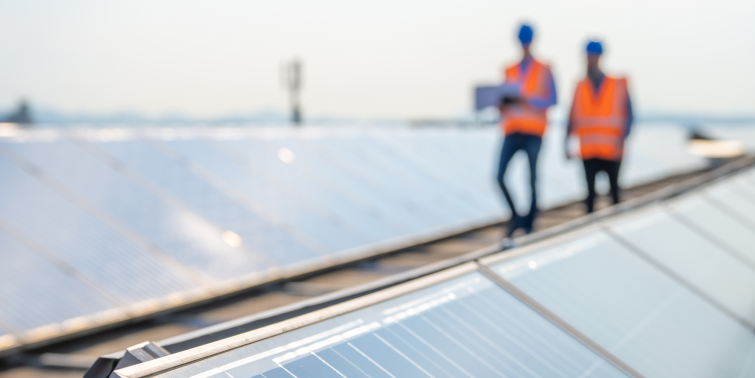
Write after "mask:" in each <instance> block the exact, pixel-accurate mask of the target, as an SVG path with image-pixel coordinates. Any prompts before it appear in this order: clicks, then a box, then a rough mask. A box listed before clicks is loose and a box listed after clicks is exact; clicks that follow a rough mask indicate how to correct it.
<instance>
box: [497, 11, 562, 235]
mask: <svg viewBox="0 0 755 378" xmlns="http://www.w3.org/2000/svg"><path fill="white" fill-rule="evenodd" d="M533 35H534V32H533V30H532V27H531V26H530V25H527V24H524V25H522V26H521V27H520V28H519V35H518V37H519V41H520V42H521V45H522V53H523V54H522V55H523V56H522V60H521V61H520V62H518V63H516V64H514V65H512V66H510V67H508V68H506V70H505V79H504V84H515V85H516V86H517V87H518V96H516V97H513V98H504V99H503V101H502V103H501V105H500V111H501V127H502V129H503V134H504V139H503V146H502V148H501V158H500V163H499V166H498V175H497V176H496V179H497V181H498V184H499V185H500V187H501V191H502V192H503V196H504V197H505V199H506V203H507V204H508V206H509V208H510V209H511V220H510V221H509V224H508V230H507V233H506V236H507V237H511V236H512V235H513V234H514V231H516V230H517V229H520V228H521V229H523V230H524V232H525V233H530V232H532V228H533V224H534V221H535V217H536V216H537V210H538V209H537V191H536V187H537V186H536V182H537V157H538V154H539V153H540V146H541V144H542V138H543V133H544V132H545V127H546V125H547V118H546V110H547V109H548V107H550V106H553V105H554V104H556V84H555V82H554V80H553V75H552V74H551V70H550V68H549V67H548V66H547V65H545V64H543V63H541V62H539V61H537V60H535V59H534V58H533V57H532V52H531V50H530V47H531V46H532V38H533ZM519 150H522V151H524V152H525V153H526V154H527V159H528V161H529V167H530V193H531V197H530V198H531V203H530V210H529V213H528V214H527V215H526V216H522V215H520V214H519V213H517V210H516V206H514V201H513V200H512V198H511V194H510V193H509V190H508V188H507V187H506V183H505V181H504V175H505V174H506V168H507V167H508V165H509V162H510V161H511V158H512V157H513V156H514V154H515V153H516V152H517V151H519ZM509 241H510V240H509Z"/></svg>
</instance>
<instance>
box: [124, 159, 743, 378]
mask: <svg viewBox="0 0 755 378" xmlns="http://www.w3.org/2000/svg"><path fill="white" fill-rule="evenodd" d="M752 206H755V169H750V170H747V171H744V172H743V173H739V174H737V175H736V176H734V177H729V178H726V179H725V180H722V181H719V182H715V183H712V184H709V185H706V186H703V187H701V188H699V189H696V190H694V191H692V192H689V193H687V194H685V195H683V196H680V197H676V198H674V199H670V200H666V201H664V202H662V203H660V204H650V205H646V206H644V207H642V208H639V209H636V210H635V211H632V212H629V213H625V214H621V215H616V216H612V217H609V218H604V219H602V220H598V221H596V222H594V223H592V224H588V225H586V226H583V227H581V228H579V229H576V230H573V231H570V232H568V233H565V234H563V235H560V236H557V237H554V238H550V239H546V240H544V241H542V242H539V243H535V244H532V245H529V246H526V247H524V248H522V249H521V250H518V251H517V250H513V252H505V253H501V254H498V255H494V256H489V257H486V258H483V259H481V260H480V261H479V262H478V264H479V265H475V264H474V263H468V264H466V265H462V266H459V267H456V268H451V269H450V270H447V271H442V272H439V273H436V274H435V275H431V276H428V277H425V278H421V279H418V280H415V281H412V282H409V283H407V284H403V285H399V286H397V287H394V288H391V289H387V290H385V291H383V292H378V293H375V294H371V295H368V296H366V297H362V298H360V299H357V300H354V301H351V302H346V303H343V304H340V305H336V306H334V307H331V308H327V309H324V310H320V311H319V312H315V313H311V314H308V315H304V316H302V317H300V318H295V319H292V320H288V321H285V322H284V323H281V324H275V325H272V326H268V327H265V328H262V329H259V330H255V331H251V332H248V333H246V334H242V335H239V336H236V337H234V338H231V339H228V340H227V341H226V342H235V339H236V338H237V339H238V340H249V342H247V343H246V345H244V346H241V347H238V348H236V349H233V350H231V351H228V352H219V353H218V354H216V355H214V356H211V357H209V358H204V359H202V360H201V361H198V362H195V363H190V364H187V365H184V366H180V367H177V368H175V369H172V370H171V369H166V370H163V371H160V368H159V366H160V362H161V360H156V361H152V362H150V363H151V364H152V365H151V366H150V368H154V369H157V370H156V371H158V372H160V373H159V374H158V375H157V377H161V378H182V377H193V378H202V377H221V376H223V377H263V378H268V377H299V378H306V377H331V376H332V377H423V376H429V377H441V376H442V377H460V376H470V377H492V376H516V377H556V376H559V377H577V376H581V377H588V376H595V377H613V376H625V374H626V376H637V377H639V376H642V377H648V378H652V377H676V376H682V377H751V376H755V333H754V332H753V331H754V330H755V300H754V298H755V295H754V294H755V293H754V292H753V291H754V290H755V289H753V288H755V284H754V282H753V280H755V264H754V263H755V253H753V251H752V248H751V246H752V245H753V244H752V241H754V240H755V219H753V218H752V215H751V214H752V213H751V212H750V207H752ZM323 319H325V320H323ZM291 329H293V330H292V331H287V330H291ZM271 335H272V337H271ZM215 348H217V350H218V351H221V350H222V342H221V344H220V345H217V346H215ZM193 353H194V352H193V351H192V350H189V351H186V352H182V355H181V356H176V358H179V357H180V358H181V359H183V360H182V361H183V362H184V363H185V362H186V359H188V360H191V358H192V356H193ZM602 353H605V354H602ZM203 357H206V356H203ZM621 366H628V368H621ZM129 369H131V370H129ZM138 372H139V366H138V365H137V366H135V367H132V368H126V369H124V371H123V373H128V374H132V373H136V375H128V376H140V375H139V374H138ZM118 373H119V371H116V374H118Z"/></svg>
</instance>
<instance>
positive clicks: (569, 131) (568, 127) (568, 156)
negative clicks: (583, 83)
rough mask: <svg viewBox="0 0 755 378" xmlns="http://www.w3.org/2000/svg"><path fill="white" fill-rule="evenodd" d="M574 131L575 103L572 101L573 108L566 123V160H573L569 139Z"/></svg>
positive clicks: (570, 109)
mask: <svg viewBox="0 0 755 378" xmlns="http://www.w3.org/2000/svg"><path fill="white" fill-rule="evenodd" d="M576 96H577V95H576V93H575V94H574V98H576ZM573 131H574V101H572V104H571V108H569V120H568V121H567V123H566V136H565V137H564V153H565V154H566V159H567V160H568V159H571V158H572V156H571V153H569V138H570V137H571V134H572V132H573Z"/></svg>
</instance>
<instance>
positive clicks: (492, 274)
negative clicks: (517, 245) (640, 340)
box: [477, 261, 643, 378]
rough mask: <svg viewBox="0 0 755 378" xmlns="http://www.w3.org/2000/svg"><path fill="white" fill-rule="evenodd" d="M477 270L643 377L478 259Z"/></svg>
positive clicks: (614, 362) (619, 365)
mask: <svg viewBox="0 0 755 378" xmlns="http://www.w3.org/2000/svg"><path fill="white" fill-rule="evenodd" d="M477 270H478V271H479V272H480V273H482V274H483V275H485V277H487V278H488V279H490V280H491V281H493V282H495V283H496V284H498V286H500V287H501V288H503V289H504V290H506V291H507V292H509V294H511V295H513V296H514V297H516V298H517V299H519V300H520V301H522V302H524V304H526V305H527V306H529V307H530V308H531V309H533V310H535V312H537V313H538V314H540V315H542V316H543V317H544V318H546V319H548V320H549V321H550V322H551V323H553V324H555V325H556V326H557V327H559V328H561V330H563V331H564V332H566V333H567V334H569V335H570V336H571V337H573V338H575V339H577V341H579V342H581V343H582V344H583V345H584V346H586V347H587V348H588V349H590V350H592V351H593V352H595V353H596V354H597V355H599V356H601V357H602V358H603V359H605V360H606V361H608V362H610V363H611V364H612V365H613V366H615V367H616V368H618V369H619V370H621V371H623V372H624V373H625V374H626V375H628V376H630V377H633V378H642V377H643V376H642V375H641V374H640V373H639V372H637V371H636V370H634V369H633V368H632V367H631V366H629V365H627V364H626V363H624V361H621V360H620V359H619V358H618V357H616V356H614V355H613V353H611V352H609V351H608V350H607V349H605V348H603V347H602V346H600V345H599V344H598V343H596V342H595V341H593V340H592V339H590V338H589V337H587V336H586V335H585V334H583V333H582V332H580V331H579V330H577V329H576V328H574V327H572V326H571V324H569V323H567V322H566V321H565V320H563V319H561V318H560V317H559V316H558V315H556V314H555V313H554V312H552V311H550V310H548V308H546V307H545V306H543V305H541V304H540V303H538V302H537V301H536V300H535V299H534V298H532V297H530V296H529V295H527V294H526V293H525V292H523V291H521V290H519V289H518V288H517V287H516V286H514V285H513V284H511V283H510V282H509V281H507V280H506V279H504V278H503V277H501V276H499V275H497V274H495V272H493V271H492V270H490V268H488V267H487V266H485V265H483V264H481V263H480V262H479V261H478V262H477Z"/></svg>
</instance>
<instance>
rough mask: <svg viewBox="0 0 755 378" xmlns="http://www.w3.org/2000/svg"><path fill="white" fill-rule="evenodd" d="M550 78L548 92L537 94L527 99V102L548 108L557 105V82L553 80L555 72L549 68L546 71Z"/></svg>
mask: <svg viewBox="0 0 755 378" xmlns="http://www.w3.org/2000/svg"><path fill="white" fill-rule="evenodd" d="M546 77H547V79H546V80H548V93H547V94H545V95H543V96H536V97H531V98H528V99H527V103H528V104H530V105H531V106H534V107H536V108H542V109H545V108H548V107H551V106H553V105H556V82H555V81H554V80H553V74H552V73H551V70H550V69H548V70H547V73H546Z"/></svg>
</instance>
